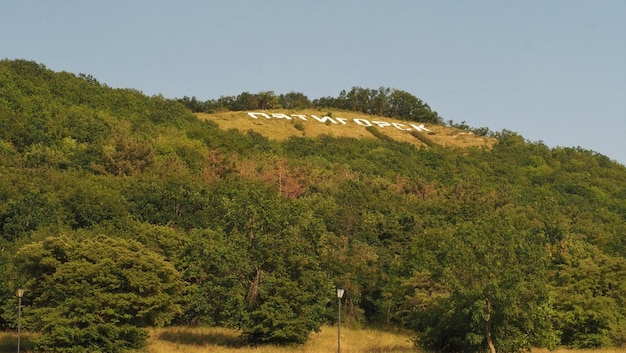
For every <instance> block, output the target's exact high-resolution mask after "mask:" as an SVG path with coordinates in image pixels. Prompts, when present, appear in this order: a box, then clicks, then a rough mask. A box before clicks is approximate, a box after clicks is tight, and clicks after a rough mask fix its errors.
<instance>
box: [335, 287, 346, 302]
mask: <svg viewBox="0 0 626 353" xmlns="http://www.w3.org/2000/svg"><path fill="white" fill-rule="evenodd" d="M345 291H346V290H345V289H343V288H339V287H337V298H339V299H341V298H343V294H344V292H345Z"/></svg>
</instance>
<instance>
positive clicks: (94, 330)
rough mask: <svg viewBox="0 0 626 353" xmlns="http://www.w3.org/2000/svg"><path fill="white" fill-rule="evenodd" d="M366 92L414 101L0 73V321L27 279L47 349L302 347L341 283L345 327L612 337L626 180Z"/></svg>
mask: <svg viewBox="0 0 626 353" xmlns="http://www.w3.org/2000/svg"><path fill="white" fill-rule="evenodd" d="M360 91H363V90H360ZM365 91H366V92H374V93H376V92H379V91H376V90H374V91H367V90H365ZM382 91H383V93H384V94H383V95H382V96H383V97H392V96H393V94H397V95H398V96H400V97H404V98H407V101H409V102H412V103H411V104H409V106H410V107H417V108H419V109H415V111H411V113H410V114H409V113H407V114H404V113H398V114H396V115H397V116H404V117H407V118H406V119H401V118H399V117H396V118H394V117H391V115H393V114H391V113H389V114H387V115H389V116H380V115H373V114H369V113H368V114H366V113H363V112H359V111H360V110H346V109H344V108H341V109H338V108H315V107H313V108H311V106H313V105H314V104H313V103H312V102H311V101H309V100H308V99H306V100H303V101H304V103H303V105H304V107H302V108H295V107H289V108H286V107H284V106H283V107H282V108H281V104H282V103H280V102H281V100H280V99H275V100H274V103H272V105H275V106H273V107H272V108H271V109H269V106H268V104H266V103H263V104H261V103H260V102H261V101H260V100H256V101H255V100H251V99H250V97H252V98H254V96H253V95H250V94H243V93H242V94H241V95H240V96H239V97H237V98H236V99H232V100H230V102H231V103H232V104H231V103H229V104H231V105H222V106H220V109H213V108H215V106H214V105H211V106H210V108H211V109H205V108H206V106H207V105H206V104H205V106H203V108H202V109H200V110H205V111H206V112H199V111H195V109H194V110H192V109H190V108H189V104H188V103H189V102H187V103H185V102H181V100H175V99H169V98H165V97H162V96H152V97H148V96H146V95H144V94H142V93H141V92H139V91H136V90H133V89H116V88H111V87H108V86H107V85H106V84H102V83H100V82H98V81H97V79H96V78H94V77H91V76H90V75H85V74H78V75H75V74H72V73H67V72H53V71H51V70H49V69H47V68H46V67H45V66H44V65H42V64H38V63H33V62H29V61H23V60H16V61H9V60H4V61H0V266H1V267H2V270H1V271H0V283H1V284H2V285H1V286H0V307H2V312H1V315H0V326H2V327H3V328H4V329H6V330H9V329H15V327H16V322H17V317H16V316H17V315H16V314H17V313H16V311H15V290H16V289H17V288H18V287H19V286H22V287H23V288H24V289H25V291H24V297H23V298H22V303H23V322H22V324H23V328H24V329H25V330H28V331H31V332H36V333H38V334H39V335H38V336H37V337H38V339H37V342H36V344H37V347H38V349H40V350H42V351H46V352H55V351H85V350H90V351H93V350H94V349H95V348H94V347H97V350H100V351H103V352H121V351H124V350H125V349H139V348H140V347H142V346H144V345H145V344H146V339H147V336H146V332H147V331H146V329H147V328H149V327H160V326H168V325H180V326H223V327H230V328H237V329H238V332H240V333H241V337H240V338H241V339H242V340H244V341H245V342H246V343H249V344H280V345H288V344H294V343H296V344H299V343H303V342H305V341H306V340H307V339H308V337H309V335H310V333H311V332H314V331H316V330H317V329H319V328H320V327H322V326H323V325H327V324H331V325H332V324H335V322H336V315H337V309H338V308H337V302H338V300H337V297H336V294H335V293H336V292H335V287H342V288H344V289H345V290H346V294H345V296H344V297H343V298H342V320H345V321H342V322H345V324H346V325H352V326H355V327H364V326H375V327H389V328H401V329H402V330H410V331H411V332H413V333H414V339H415V343H416V344H417V345H419V346H420V347H423V348H426V349H428V350H432V351H440V352H458V351H464V352H483V351H485V350H486V349H489V348H490V347H497V348H498V350H500V351H506V352H517V351H520V350H523V349H525V348H528V347H530V346H535V347H555V346H566V347H582V348H590V347H609V346H613V347H619V346H621V345H623V344H624V343H625V342H626V324H625V323H626V309H625V308H626V306H625V305H623V304H624V303H625V302H626V238H625V237H624V234H626V222H625V221H626V188H625V187H626V168H625V167H624V166H622V165H620V164H617V163H615V162H613V161H611V160H610V159H609V158H607V157H606V156H603V155H601V154H598V153H595V152H593V151H588V150H584V149H581V148H567V147H559V148H548V147H547V146H545V145H543V144H542V143H533V142H528V141H526V140H525V139H524V138H523V137H522V136H519V135H518V134H516V133H514V132H511V131H506V130H504V131H501V132H497V133H492V134H489V136H490V137H489V138H486V137H482V136H476V135H473V134H469V133H468V130H458V129H454V128H451V127H449V126H444V125H443V124H441V123H439V120H440V119H439V118H438V116H437V115H436V113H434V112H433V111H432V110H430V109H429V108H428V106H427V105H426V104H425V103H423V102H421V101H419V100H418V99H417V98H415V97H412V96H407V94H406V93H403V92H399V91H393V90H382ZM387 93H389V95H388V96H387V95H386V94H387ZM264 96H268V97H270V98H271V97H272V95H267V94H265V95H264ZM294 96H296V97H297V98H298V97H299V98H302V97H301V95H298V94H296V95H294ZM348 96H349V94H348V93H343V92H342V93H341V94H340V96H339V97H337V98H336V99H335V98H332V97H326V98H325V99H324V100H316V101H315V102H316V103H315V104H320V102H328V104H331V105H333V104H334V105H333V106H342V105H341V104H344V103H345V101H346V99H347V98H346V97H348ZM242 97H244V98H246V100H245V101H246V102H248V103H246V104H248V105H246V106H242V105H241V104H239V103H238V102H242V101H244V99H242ZM281 97H282V96H281ZM376 97H378V96H376ZM274 98H277V97H275V96H274ZM250 102H252V103H250ZM337 102H339V103H337ZM365 103H367V100H366V101H365ZM261 105H264V107H265V108H268V109H261V108H262V106H261ZM225 106H231V107H233V108H237V109H240V108H241V109H240V110H236V111H234V110H233V111H230V110H224V107H225ZM366 106H367V105H363V107H366ZM354 107H360V106H358V105H354ZM244 108H245V109H244ZM359 109H360V108H359ZM209 110H212V111H213V113H208V111H209ZM361 110H363V111H366V110H369V111H374V110H375V109H373V108H371V107H370V108H367V109H365V108H363V109H361ZM194 111H195V113H194ZM379 111H383V112H388V111H389V110H385V109H382V108H381V109H379ZM250 112H252V113H256V114H257V115H254V114H253V115H254V116H255V117H253V116H251V115H250V114H249V113H250ZM263 114H265V115H263ZM281 114H282V115H281ZM394 114H395V113H394ZM296 115H301V116H304V117H305V118H306V119H307V120H302V119H300V117H298V116H296ZM313 115H315V116H317V117H318V118H319V119H320V120H323V122H320V121H319V120H318V119H316V118H314V117H313ZM268 117H269V119H268ZM287 117H291V118H292V119H288V118H287ZM325 117H328V119H327V118H325ZM421 117H424V118H425V119H427V120H418V118H421ZM296 118H297V119H298V120H296ZM330 119H332V121H331V120H330ZM341 119H344V120H343V122H342V120H341ZM355 119H360V120H358V121H357V120H355ZM428 119H430V120H428ZM333 121H334V122H333ZM365 121H367V122H369V124H371V125H372V126H367V125H368V123H366V122H365ZM344 123H345V124H344ZM394 123H395V124H396V125H393V124H394ZM386 124H389V125H391V126H389V125H386ZM422 125H423V128H425V129H427V130H424V129H423V128H421V126H422ZM407 129H412V130H407ZM417 130H420V131H417ZM428 130H430V131H428ZM415 132H419V134H415Z"/></svg>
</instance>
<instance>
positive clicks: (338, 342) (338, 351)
mask: <svg viewBox="0 0 626 353" xmlns="http://www.w3.org/2000/svg"><path fill="white" fill-rule="evenodd" d="M344 292H345V289H343V288H339V287H337V301H338V302H339V306H338V310H337V353H341V298H342V297H343V293H344Z"/></svg>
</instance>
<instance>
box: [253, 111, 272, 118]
mask: <svg viewBox="0 0 626 353" xmlns="http://www.w3.org/2000/svg"><path fill="white" fill-rule="evenodd" d="M248 115H250V117H252V118H254V119H258V118H259V117H258V116H257V115H261V116H262V117H264V118H265V119H271V118H270V116H269V115H267V114H265V113H253V112H248Z"/></svg>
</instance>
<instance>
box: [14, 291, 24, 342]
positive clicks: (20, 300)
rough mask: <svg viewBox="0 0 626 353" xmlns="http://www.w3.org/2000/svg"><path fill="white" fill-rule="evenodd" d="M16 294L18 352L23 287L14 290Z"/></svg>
mask: <svg viewBox="0 0 626 353" xmlns="http://www.w3.org/2000/svg"><path fill="white" fill-rule="evenodd" d="M15 295H17V302H18V304H17V353H20V330H21V326H22V297H23V296H24V288H22V287H19V288H18V289H17V290H16V291H15Z"/></svg>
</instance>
